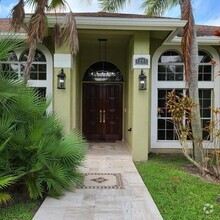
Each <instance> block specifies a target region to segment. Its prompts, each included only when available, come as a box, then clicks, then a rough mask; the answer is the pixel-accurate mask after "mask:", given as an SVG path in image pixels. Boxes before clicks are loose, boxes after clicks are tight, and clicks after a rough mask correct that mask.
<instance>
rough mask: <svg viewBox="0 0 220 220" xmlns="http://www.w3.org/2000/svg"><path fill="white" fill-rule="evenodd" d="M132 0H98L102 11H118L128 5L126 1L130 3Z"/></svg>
mask: <svg viewBox="0 0 220 220" xmlns="http://www.w3.org/2000/svg"><path fill="white" fill-rule="evenodd" d="M129 2H130V0H98V3H99V4H100V5H101V8H102V11H107V12H117V11H119V10H120V9H122V8H123V7H124V6H126V3H129Z"/></svg>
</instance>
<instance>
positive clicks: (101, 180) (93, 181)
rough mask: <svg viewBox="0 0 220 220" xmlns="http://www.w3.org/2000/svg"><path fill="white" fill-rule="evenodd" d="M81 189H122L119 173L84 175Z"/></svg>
mask: <svg viewBox="0 0 220 220" xmlns="http://www.w3.org/2000/svg"><path fill="white" fill-rule="evenodd" d="M79 188H83V189H124V186H123V183H122V177H121V174H120V173H85V179H84V182H83V185H82V186H81V187H79Z"/></svg>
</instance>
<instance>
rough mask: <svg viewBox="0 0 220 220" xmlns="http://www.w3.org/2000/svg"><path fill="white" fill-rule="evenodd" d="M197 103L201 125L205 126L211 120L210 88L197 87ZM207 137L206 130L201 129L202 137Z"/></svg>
mask: <svg viewBox="0 0 220 220" xmlns="http://www.w3.org/2000/svg"><path fill="white" fill-rule="evenodd" d="M199 104H200V114H201V120H202V127H203V128H205V127H206V126H207V125H209V123H210V121H211V116H212V113H211V106H212V90H211V89H199ZM207 138H208V139H209V137H208V132H207V131H203V139H207Z"/></svg>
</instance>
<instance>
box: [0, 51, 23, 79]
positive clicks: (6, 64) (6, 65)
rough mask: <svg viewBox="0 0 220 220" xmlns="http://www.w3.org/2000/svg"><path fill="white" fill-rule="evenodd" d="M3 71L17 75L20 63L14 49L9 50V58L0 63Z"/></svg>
mask: <svg viewBox="0 0 220 220" xmlns="http://www.w3.org/2000/svg"><path fill="white" fill-rule="evenodd" d="M0 66H1V73H2V74H5V75H15V76H16V75H17V76H18V72H19V63H18V59H17V55H16V54H15V52H14V51H11V52H9V54H8V59H6V60H5V61H3V62H1V63H0Z"/></svg>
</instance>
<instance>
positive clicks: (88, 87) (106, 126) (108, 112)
mask: <svg viewBox="0 0 220 220" xmlns="http://www.w3.org/2000/svg"><path fill="white" fill-rule="evenodd" d="M83 133H84V135H85V136H86V138H87V139H88V140H92V141H116V140H121V139H122V84H87V83H86V84H84V85H83Z"/></svg>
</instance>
